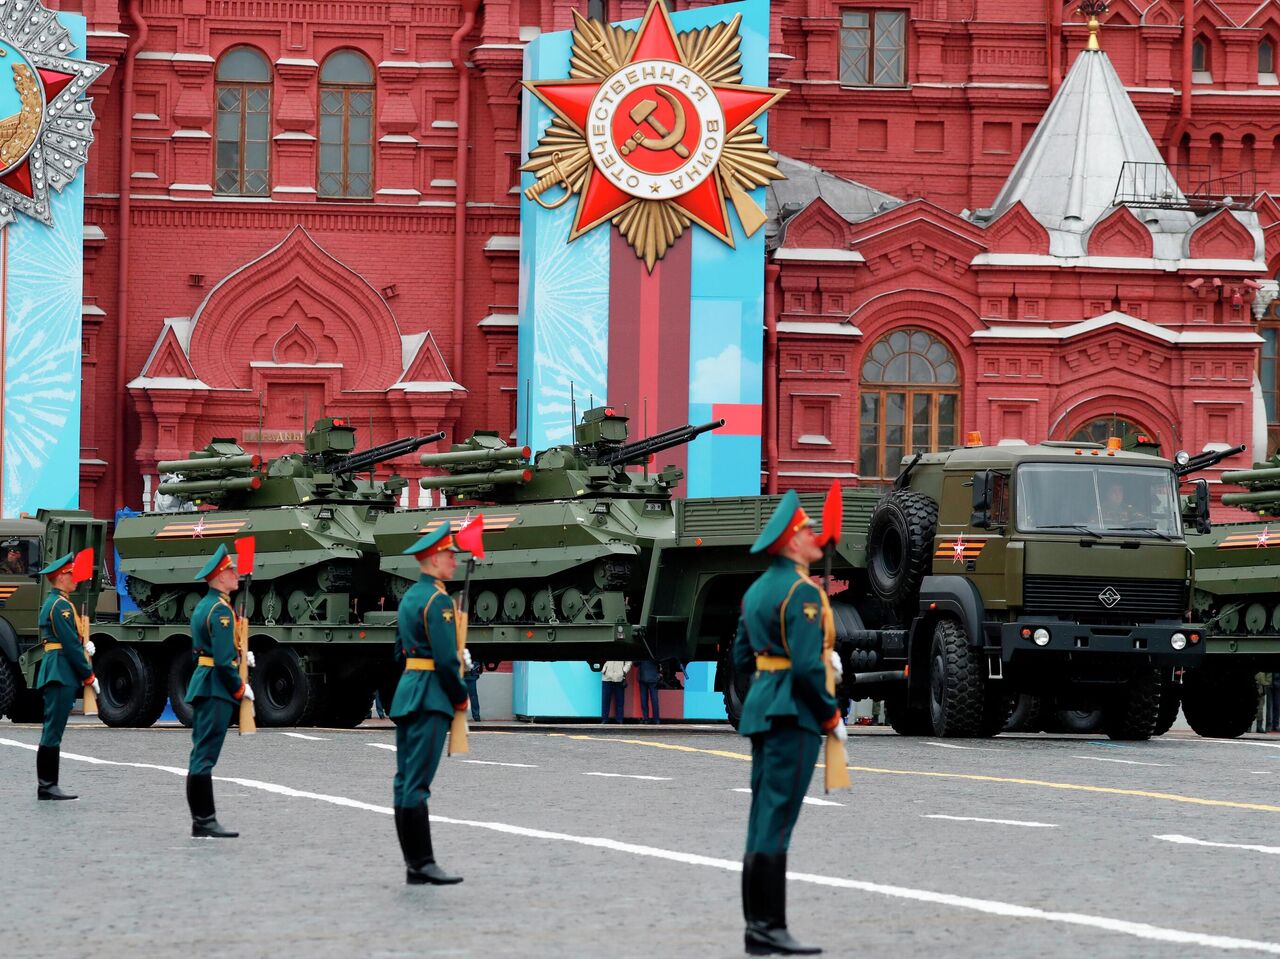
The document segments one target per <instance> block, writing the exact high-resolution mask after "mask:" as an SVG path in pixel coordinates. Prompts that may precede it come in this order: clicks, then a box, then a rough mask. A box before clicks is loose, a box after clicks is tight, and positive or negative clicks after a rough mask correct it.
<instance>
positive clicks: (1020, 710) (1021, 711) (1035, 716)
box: [1004, 693, 1044, 733]
mask: <svg viewBox="0 0 1280 959" xmlns="http://www.w3.org/2000/svg"><path fill="white" fill-rule="evenodd" d="M1043 723H1044V700H1043V699H1041V698H1040V697H1039V696H1032V695H1031V694H1030V693H1023V694H1021V695H1020V696H1019V697H1018V699H1017V701H1016V702H1015V703H1014V704H1013V711H1012V712H1011V713H1010V714H1009V718H1008V720H1006V721H1005V724H1004V731H1005V732H1006V733H1038V732H1040V730H1041V728H1043Z"/></svg>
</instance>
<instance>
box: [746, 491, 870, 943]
mask: <svg viewBox="0 0 1280 959" xmlns="http://www.w3.org/2000/svg"><path fill="white" fill-rule="evenodd" d="M812 527H813V524H812V521H811V520H810V519H809V517H808V516H807V515H806V514H805V512H804V510H803V509H801V508H800V498H799V497H798V496H797V495H796V493H795V491H794V490H791V491H788V492H787V494H786V495H785V496H783V498H782V501H781V502H780V503H779V504H778V508H777V510H776V511H775V512H774V514H773V517H772V518H771V519H770V520H769V522H768V524H767V525H766V526H765V528H764V531H763V532H762V533H761V534H760V538H759V539H757V540H756V543H755V545H754V546H752V547H751V552H752V553H759V552H762V551H764V552H767V553H769V554H770V555H772V556H773V557H774V561H773V563H772V564H771V565H770V566H769V568H768V569H767V570H765V572H764V573H763V574H762V575H761V576H760V578H759V579H757V580H756V581H755V582H754V583H752V584H751V587H750V588H749V589H748V590H747V592H746V595H745V596H744V597H743V600H742V617H741V619H739V621H738V634H737V637H736V638H735V639H734V642H733V666H734V670H735V672H741V673H743V674H746V675H749V676H753V681H752V684H751V689H750V691H749V692H748V693H747V698H746V700H745V702H744V703H743V705H742V719H741V721H740V722H739V724H738V732H739V733H740V734H741V735H743V736H749V737H750V738H751V814H750V818H749V819H748V821H747V850H746V856H745V857H744V859H743V863H742V909H743V914H744V916H745V917H746V920H747V930H746V937H745V943H746V950H747V953H748V954H749V955H774V954H777V953H781V954H784V955H812V954H814V953H818V952H821V951H822V950H821V949H819V948H817V947H815V946H804V945H801V944H800V943H798V942H796V940H795V939H793V938H791V934H790V933H789V932H787V905H786V882H787V848H788V846H789V845H790V844H791V830H792V829H793V828H794V827H795V824H796V819H797V818H798V817H799V815H800V805H801V802H802V800H803V799H804V794H805V791H806V790H807V789H808V788H809V781H810V780H811V779H812V777H813V769H814V765H815V764H816V763H817V761H818V750H819V748H820V747H821V744H822V737H823V734H824V733H829V732H832V731H834V732H836V734H837V735H838V736H840V738H841V739H843V738H844V735H845V728H844V723H843V722H842V721H841V718H840V710H839V707H838V706H837V704H836V700H835V697H834V696H832V695H831V694H830V693H828V692H827V685H826V662H825V657H824V654H823V615H822V613H823V608H824V606H825V604H826V594H825V593H824V592H823V591H822V589H821V588H820V587H819V586H818V584H817V583H815V582H814V581H813V580H812V579H810V578H809V564H810V563H814V562H817V561H818V560H819V559H821V558H822V548H821V547H820V546H818V545H817V542H816V540H815V537H814V533H813V528H812ZM831 659H832V661H833V665H834V666H835V668H836V669H837V670H838V669H839V668H840V666H839V660H838V657H836V656H835V655H834V653H833V654H832V655H831Z"/></svg>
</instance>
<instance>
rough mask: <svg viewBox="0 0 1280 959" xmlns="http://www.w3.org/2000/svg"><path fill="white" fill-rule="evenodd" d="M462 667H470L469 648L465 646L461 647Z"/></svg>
mask: <svg viewBox="0 0 1280 959" xmlns="http://www.w3.org/2000/svg"><path fill="white" fill-rule="evenodd" d="M462 668H463V669H470V668H471V650H469V649H467V647H465V646H463V647H462Z"/></svg>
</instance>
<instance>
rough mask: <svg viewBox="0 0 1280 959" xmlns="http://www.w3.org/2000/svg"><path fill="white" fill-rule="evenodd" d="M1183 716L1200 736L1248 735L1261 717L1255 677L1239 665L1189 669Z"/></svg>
mask: <svg viewBox="0 0 1280 959" xmlns="http://www.w3.org/2000/svg"><path fill="white" fill-rule="evenodd" d="M1182 715H1184V716H1185V717H1186V718H1187V725H1189V726H1190V727H1191V728H1192V729H1193V730H1195V732H1196V735H1199V736H1205V737H1207V738H1210V739H1235V738H1236V737H1237V736H1240V735H1242V734H1243V733H1247V732H1248V731H1249V727H1250V726H1252V725H1253V721H1254V719H1255V718H1256V717H1257V715H1258V686H1257V683H1256V681H1255V679H1254V674H1253V673H1252V672H1251V671H1249V670H1248V669H1242V668H1240V667H1239V666H1225V667H1214V666H1213V665H1208V666H1201V667H1199V668H1198V669H1192V670H1188V671H1187V675H1186V678H1185V679H1184V680H1183V686H1182Z"/></svg>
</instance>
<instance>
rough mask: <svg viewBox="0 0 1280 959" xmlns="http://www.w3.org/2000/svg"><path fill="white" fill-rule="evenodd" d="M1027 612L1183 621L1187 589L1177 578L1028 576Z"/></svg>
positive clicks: (1025, 582)
mask: <svg viewBox="0 0 1280 959" xmlns="http://www.w3.org/2000/svg"><path fill="white" fill-rule="evenodd" d="M1022 606H1023V609H1024V610H1025V611H1026V612H1028V613H1039V614H1052V615H1058V616H1073V617H1078V618H1084V617H1089V618H1094V619H1101V620H1111V621H1117V622H1125V621H1129V622H1132V621H1137V620H1149V619H1178V620H1180V619H1182V617H1183V616H1184V615H1185V613H1186V606H1187V597H1186V586H1185V584H1184V583H1183V582H1182V580H1180V579H1126V578H1116V577H1109V576H1028V577H1026V579H1024V580H1023V583H1022Z"/></svg>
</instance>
